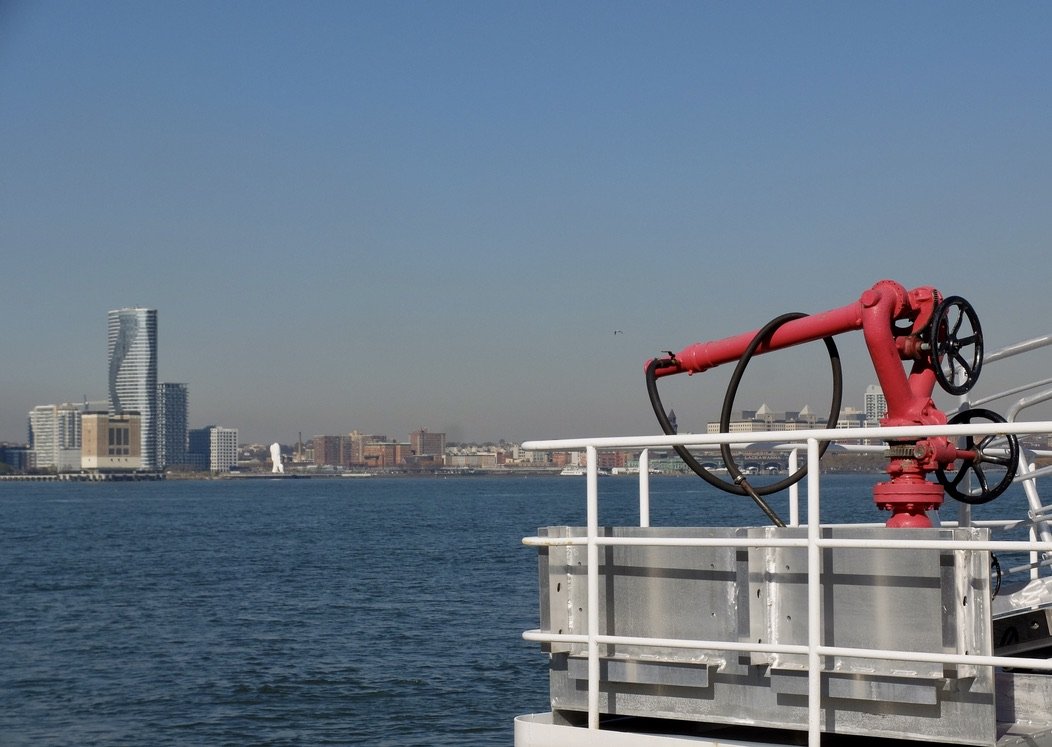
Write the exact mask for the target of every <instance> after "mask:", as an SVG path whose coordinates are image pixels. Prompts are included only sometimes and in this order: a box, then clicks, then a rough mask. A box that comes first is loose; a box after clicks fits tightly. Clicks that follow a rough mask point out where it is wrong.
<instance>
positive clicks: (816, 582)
mask: <svg viewBox="0 0 1052 747" xmlns="http://www.w3.org/2000/svg"><path fill="white" fill-rule="evenodd" d="M1034 433H1052V421H1040V422H1029V423H1020V422H1010V423H969V424H961V425H939V426H923V427H922V426H913V427H894V428H879V429H875V428H838V429H832V430H827V429H812V430H804V431H773V432H764V433H750V434H749V440H750V441H751V442H753V443H788V444H791V445H795V448H793V450H792V451H791V452H790V471H794V470H795V463H796V460H797V449H799V448H804V449H805V450H806V455H807V466H808V473H807V536H806V539H786V538H768V539H761V538H699V537H693V538H686V537H681V538H673V537H600V536H599V518H598V517H599V480H598V475H599V467H598V464H599V459H598V452H599V450H600V449H626V448H642V449H644V450H646V449H649V448H654V447H672V446H676V445H681V446H687V447H705V446H714V445H719V444H735V443H739V442H740V441H741V440H742V437H741V435H740V434H727V433H718V434H704V435H703V434H693V435H692V434H684V435H675V436H641V437H623V438H618V437H612V438H591V439H587V438H586V439H563V440H555V441H529V442H526V443H524V444H523V448H525V449H533V450H545V451H547V450H562V451H566V450H584V451H585V452H586V455H587V481H586V484H587V522H586V523H587V528H586V536H585V537H563V538H557V537H527V538H526V539H524V540H523V543H524V544H526V545H529V546H557V545H586V547H587V609H588V630H587V633H586V634H584V635H568V634H556V633H550V632H546V631H541V630H531V631H526V632H525V633H524V634H523V637H524V638H525V639H526V640H530V641H539V642H545V643H560V642H563V643H578V644H586V645H587V650H588V728H589V729H593V730H595V729H598V728H599V679H600V668H599V647H600V645H604V644H626V645H635V646H660V647H673V648H688V649H716V650H727V651H755V652H764V653H786V654H804V655H806V656H807V657H808V744H809V745H810V747H819V745H820V742H821V707H822V702H821V675H822V657H825V656H852V657H859V658H874V659H912V660H915V661H926V662H936V663H938V662H941V663H945V664H965V665H975V666H998V667H1025V668H1027V669H1031V670H1042V671H1052V659H1030V658H1025V657H1007V656H980V655H974V654H950V653H942V652H932V653H919V652H916V651H892V650H877V649H856V648H844V647H837V646H823V645H822V644H821V630H822V619H823V610H822V604H821V550H822V549H823V548H826V547H861V548H869V549H898V548H914V549H915V548H928V549H940V550H990V551H993V550H998V551H1009V552H1019V553H1027V552H1029V553H1031V556H1032V557H1037V553H1042V552H1043V553H1052V542H1050V541H1035V540H1034V539H1033V531H1032V532H1031V539H1030V540H1029V541H1027V540H1019V541H993V540H989V541H961V540H926V541H918V540H909V541H904V540H891V539H888V540H881V539H864V540H860V539H853V540H852V539H822V538H821V535H820V529H821V526H822V525H821V523H820V516H821V511H820V505H821V504H820V495H821V493H820V465H819V445H820V443H821V442H823V441H840V440H855V439H872V438H880V439H883V440H895V439H906V438H926V437H930V436H949V437H954V436H966V435H972V436H987V435H1017V436H1018V435H1026V434H1034ZM1035 476H1036V475H1035V474H1033V473H1032V472H1031V473H1030V474H1025V475H1023V476H1022V477H1021V479H1022V480H1025V481H1027V483H1028V484H1030V485H1033V481H1034V477H1035ZM639 484H640V509H639V512H640V526H649V524H650V518H649V514H650V500H649V467H648V454H647V452H646V451H644V452H643V456H642V457H641V459H640V470H639ZM795 487H796V486H793V488H794V489H791V493H790V499H791V504H790V506H791V508H790V524H791V525H798V522H799V509H798V494H797V493H796V491H795ZM1035 490H1036V488H1035ZM1038 505H1039V506H1040V503H1038ZM1042 518H1043V517H1042ZM969 521H970V517H969ZM963 523H968V522H963ZM983 523H984V524H1005V522H983ZM611 545H654V546H657V545H665V546H682V547H694V546H698V547H702V546H720V547H738V546H748V547H806V548H807V598H808V605H807V607H808V641H807V645H800V644H795V645H793V644H760V643H741V642H737V641H704V640H684V639H659V638H646V637H642V638H641V637H628V636H616V635H600V633H599V548H600V547H602V546H611Z"/></svg>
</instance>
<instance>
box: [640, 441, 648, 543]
mask: <svg viewBox="0 0 1052 747" xmlns="http://www.w3.org/2000/svg"><path fill="white" fill-rule="evenodd" d="M639 526H641V527H648V526H650V449H643V451H642V452H640V454H639Z"/></svg>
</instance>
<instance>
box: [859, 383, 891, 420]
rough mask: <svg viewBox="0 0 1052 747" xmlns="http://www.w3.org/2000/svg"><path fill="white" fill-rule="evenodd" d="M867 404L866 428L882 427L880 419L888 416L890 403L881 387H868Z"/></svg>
mask: <svg viewBox="0 0 1052 747" xmlns="http://www.w3.org/2000/svg"><path fill="white" fill-rule="evenodd" d="M865 403H866V405H865V409H866V426H867V427H871V428H872V427H876V426H878V425H880V419H881V418H883V417H884V416H885V415H887V414H888V401H887V400H886V399H885V398H884V392H883V391H882V390H881V388H880V387H879V386H877V385H876V384H870V385H869V386H867V387H866V394H865Z"/></svg>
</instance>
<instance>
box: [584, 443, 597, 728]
mask: <svg viewBox="0 0 1052 747" xmlns="http://www.w3.org/2000/svg"><path fill="white" fill-rule="evenodd" d="M585 453H586V454H587V456H588V478H587V479H588V728H589V729H598V728H599V641H598V640H596V639H597V638H598V636H599V544H598V543H597V541H596V540H597V539H598V538H599V454H598V452H597V451H596V448H595V447H594V446H588V447H587V448H586V452H585Z"/></svg>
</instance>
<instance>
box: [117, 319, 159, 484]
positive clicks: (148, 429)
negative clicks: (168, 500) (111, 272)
mask: <svg viewBox="0 0 1052 747" xmlns="http://www.w3.org/2000/svg"><path fill="white" fill-rule="evenodd" d="M107 354H108V355H107V357H108V359H109V379H108V380H109V409H110V413H112V414H115V415H123V414H128V413H138V414H139V418H140V430H139V437H140V439H141V443H140V449H139V451H140V454H141V458H142V469H146V470H155V469H158V467H159V464H158V458H157V439H158V431H157V415H158V406H157V310H156V309H143V308H126V309H115V310H112V311H110V312H109V318H108V324H107Z"/></svg>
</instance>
